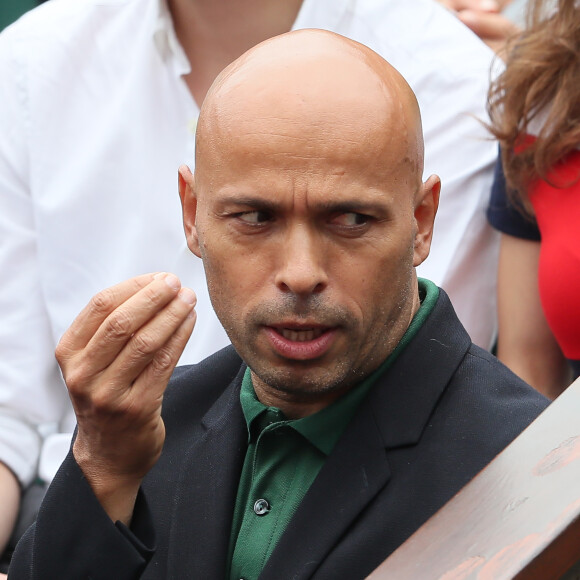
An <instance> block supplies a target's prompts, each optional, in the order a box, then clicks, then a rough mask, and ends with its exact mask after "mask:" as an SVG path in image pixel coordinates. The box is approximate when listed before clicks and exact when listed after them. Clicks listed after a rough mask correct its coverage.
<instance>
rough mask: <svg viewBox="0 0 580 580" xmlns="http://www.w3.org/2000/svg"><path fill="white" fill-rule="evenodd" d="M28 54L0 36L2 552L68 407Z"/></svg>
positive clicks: (13, 39)
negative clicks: (35, 176) (48, 275)
mask: <svg viewBox="0 0 580 580" xmlns="http://www.w3.org/2000/svg"><path fill="white" fill-rule="evenodd" d="M25 47H26V43H23V42H21V39H19V38H18V36H17V30H15V29H13V28H12V29H9V30H6V31H4V32H3V33H2V35H0V78H2V79H3V80H2V82H1V83H0V103H1V106H0V240H1V242H0V272H2V283H1V284H0V320H1V321H2V323H1V324H0V353H2V354H1V356H0V464H2V465H1V471H2V473H1V477H0V488H1V490H0V527H1V532H0V544H1V545H4V544H5V542H6V540H7V538H8V536H9V535H10V533H11V529H9V528H10V527H11V525H12V524H13V522H14V519H15V515H14V510H17V509H18V504H19V491H18V493H17V492H16V490H17V489H18V487H20V486H22V488H25V487H26V486H27V485H28V484H29V483H30V482H31V481H32V480H33V479H34V477H35V470H36V465H37V462H38V457H39V452H40V445H41V438H40V436H39V434H38V432H37V430H36V426H37V425H38V424H39V423H53V422H58V421H59V420H60V419H61V410H62V407H63V402H65V401H66V393H61V390H60V389H58V386H60V385H62V380H61V379H60V376H59V373H58V367H57V365H56V362H55V360H54V346H55V343H54V341H53V339H52V336H51V327H50V322H49V320H48V316H47V313H46V309H45V306H44V300H43V294H42V288H41V283H40V276H39V271H40V266H39V263H38V248H37V244H36V240H37V233H36V231H35V225H34V208H33V204H32V196H31V193H30V187H29V178H30V173H31V172H30V154H29V141H28V136H29V129H30V127H29V126H28V121H27V119H28V120H29V117H28V114H27V103H28V101H27V96H26V90H25V86H26V79H25V76H24V75H25V70H26V66H24V64H23V59H22V56H23V55H22V52H21V51H23V50H25ZM55 386H56V387H57V388H55ZM62 390H64V389H62Z"/></svg>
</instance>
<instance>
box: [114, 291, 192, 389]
mask: <svg viewBox="0 0 580 580" xmlns="http://www.w3.org/2000/svg"><path fill="white" fill-rule="evenodd" d="M196 301H197V299H196V296H195V294H194V293H193V291H192V290H190V289H189V288H182V289H181V290H180V291H179V293H178V294H177V296H176V297H175V298H174V299H173V300H172V301H171V302H170V303H169V304H167V306H166V307H165V308H164V309H163V310H161V311H160V312H159V313H158V314H157V315H156V316H155V317H154V318H153V319H152V320H150V321H148V322H147V323H146V324H145V325H143V326H142V327H141V328H140V329H139V330H138V331H137V332H136V333H135V334H134V335H133V336H132V337H131V339H130V340H129V341H128V342H127V343H126V345H125V346H124V348H123V350H122V351H121V352H120V353H119V355H118V356H117V358H116V360H115V361H114V363H113V364H111V365H110V367H109V368H108V369H107V371H106V374H109V375H111V377H112V378H111V380H112V381H113V382H114V383H118V384H131V383H132V382H133V381H135V380H136V379H137V378H138V377H139V375H140V374H141V373H142V371H143V370H144V369H145V368H146V367H147V366H148V365H150V364H151V363H152V361H154V360H155V359H167V358H168V354H171V355H174V349H175V348H178V349H180V350H179V352H178V353H177V358H175V360H174V362H173V365H172V366H171V369H170V371H169V374H168V375H167V378H169V375H170V374H171V371H172V370H173V367H174V366H175V364H177V361H178V359H179V357H180V356H181V352H182V351H183V348H185V344H186V343H187V340H188V338H189V335H190V334H191V330H193V325H194V323H195V312H194V310H193V308H194V306H195V303H196ZM191 316H193V320H192V321H191V322H190V323H188V324H186V326H187V327H188V328H190V332H189V334H188V335H187V337H186V338H185V342H184V343H183V344H182V345H181V339H182V338H183V331H182V326H183V324H184V321H186V320H188V319H189V318H188V317H191ZM175 345H177V346H175ZM180 345H181V346H180ZM168 346H170V347H171V348H170V350H169V351H168V350H167V348H168ZM171 360H173V359H171ZM168 364H171V361H170V362H169V363H168Z"/></svg>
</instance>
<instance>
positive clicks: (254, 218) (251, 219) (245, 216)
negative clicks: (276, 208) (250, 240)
mask: <svg viewBox="0 0 580 580" xmlns="http://www.w3.org/2000/svg"><path fill="white" fill-rule="evenodd" d="M238 218H239V219H240V220H242V221H243V222H246V223H247V224H252V225H254V224H261V223H264V222H266V221H268V220H269V219H270V215H269V214H268V213H267V212H265V211H258V210H256V211H246V212H244V213H240V214H238Z"/></svg>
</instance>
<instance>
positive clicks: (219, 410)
mask: <svg viewBox="0 0 580 580" xmlns="http://www.w3.org/2000/svg"><path fill="white" fill-rule="evenodd" d="M194 340H195V338H194ZM244 370H245V365H244V364H243V363H242V362H241V360H240V358H239V357H238V355H237V354H236V352H235V351H234V349H233V348H232V347H228V348H226V349H224V350H222V351H220V352H218V353H217V354H215V355H213V356H212V357H210V358H208V359H206V360H205V361H203V362H202V363H200V364H199V365H195V366H190V367H181V368H178V369H176V371H175V373H174V376H173V378H172V380H171V382H170V384H169V387H168V390H167V393H166V396H165V400H164V405H163V414H164V419H165V422H166V428H167V439H166V444H165V447H164V450H163V453H162V455H161V458H160V460H159V462H158V463H157V465H156V466H155V467H154V468H153V470H152V471H151V472H150V473H149V474H148V476H147V477H146V479H145V481H144V483H143V486H142V490H141V492H140V495H139V498H138V500H137V505H136V509H135V515H134V520H133V524H132V531H129V530H127V529H126V528H124V526H122V525H117V526H115V525H114V524H113V523H112V522H111V521H110V519H109V518H108V517H107V515H106V514H105V513H104V511H103V510H102V509H101V507H100V505H99V503H98V502H97V501H96V499H95V497H94V495H93V494H92V492H91V489H90V487H89V486H88V484H87V483H86V481H85V480H84V478H83V476H82V472H81V471H80V469H79V468H78V466H77V464H76V463H75V461H74V458H73V457H72V454H69V457H68V458H67V459H66V460H65V462H64V463H63V465H62V467H61V469H60V471H59V473H58V474H57V476H56V478H55V480H54V481H53V483H52V485H51V487H50V489H49V491H48V493H47V496H46V498H45V501H44V503H43V505H42V508H41V511H40V514H39V516H38V520H37V523H36V525H35V526H33V527H32V528H31V529H30V530H28V532H27V534H26V535H25V536H24V538H23V540H22V541H21V542H20V544H19V545H18V548H17V550H16V553H15V556H14V558H13V563H12V568H11V570H10V580H18V579H20V578H39V579H40V578H59V580H67V579H75V580H76V579H79V578H93V579H98V578H103V579H106V580H110V579H115V580H117V579H118V580H122V579H125V578H127V579H128V578H156V579H166V578H168V579H169V578H172V579H176V580H181V579H184V578H185V579H189V578H199V579H202V580H213V579H216V580H223V579H224V578H225V575H226V570H227V556H228V543H229V537H230V527H231V521H232V513H233V508H234V502H235V497H236V492H237V485H238V479H239V475H240V472H241V468H242V463H243V460H244V454H245V451H246V441H247V431H246V427H245V422H244V417H243V414H242V411H241V407H240V402H239V391H240V385H241V379H242V376H243V372H244ZM547 404H548V401H547V400H546V399H544V398H543V397H542V396H541V395H539V394H538V393H537V392H536V391H534V390H533V389H532V388H531V387H529V386H527V385H526V384H525V383H523V382H522V381H521V380H519V379H518V378H517V377H516V376H515V375H513V374H512V373H511V372H510V371H509V370H508V369H507V368H505V367H504V366H503V365H502V364H501V363H499V362H498V361H497V360H496V359H495V358H494V357H493V356H491V355H490V354H489V353H487V352H485V351H484V350H482V349H480V348H478V347H477V346H474V345H473V344H472V343H471V340H470V339H469V336H468V335H467V333H466V331H465V330H464V328H463V327H462V325H461V324H460V322H459V320H458V319H457V317H456V315H455V312H454V311H453V308H452V306H451V304H450V302H449V299H448V298H447V296H446V295H445V293H444V292H443V291H441V294H440V297H439V299H438V301H437V304H436V306H435V308H434V310H433V311H432V312H431V314H430V315H429V317H428V319H427V320H426V322H425V323H424V325H423V327H422V328H421V329H420V330H419V332H418V333H417V335H416V336H415V337H414V338H413V340H412V341H411V343H410V344H409V345H408V346H407V348H406V349H405V350H404V351H403V352H402V353H401V354H400V356H399V357H398V358H397V360H396V361H395V363H394V365H393V366H392V367H391V368H390V370H388V371H387V373H386V374H385V375H384V377H383V378H382V379H381V380H379V381H378V383H377V384H376V385H375V386H374V387H373V389H372V390H371V392H370V393H369V395H368V397H367V398H366V400H365V401H364V402H363V403H362V405H361V407H360V410H359V411H358V412H357V414H356V415H355V417H354V419H353V420H352V422H351V424H350V425H349V426H348V427H347V429H346V430H345V432H344V434H343V435H342V437H341V439H340V440H339V442H338V443H337V445H336V447H335V449H334V451H333V452H332V453H331V455H330V456H329V457H328V459H327V461H326V463H325V464H324V466H323V468H322V469H321V471H320V473H319V475H318V477H317V478H316V480H315V481H314V483H313V484H312V486H311V488H310V489H309V490H308V492H307V493H306V496H305V497H304V500H303V501H302V503H301V505H300V507H299V509H298V511H297V512H296V514H295V516H294V517H293V519H292V521H291V522H290V524H289V525H288V527H287V529H286V531H285V532H284V535H283V536H282V538H281V539H280V542H279V544H278V546H277V547H276V548H275V550H274V552H273V553H272V556H271V557H270V559H269V561H268V562H267V564H266V566H265V567H264V569H263V571H262V574H261V576H260V578H261V579H263V580H266V579H268V580H285V579H293V580H298V579H301V580H302V579H307V578H315V579H317V580H323V579H324V580H337V579H345V580H356V579H358V578H364V577H366V576H367V575H368V574H369V573H370V572H372V571H373V570H374V569H375V568H376V567H377V566H378V565H379V564H380V563H381V562H382V561H383V560H384V559H385V558H386V557H387V556H388V555H389V554H390V553H391V552H392V551H393V550H395V548H397V547H398V546H399V545H400V544H401V543H402V542H403V541H404V540H405V539H406V538H407V537H408V536H409V535H410V534H412V533H413V532H414V531H415V530H416V529H417V528H418V527H419V526H421V524H423V523H424V522H425V521H426V520H427V519H428V518H429V516H431V515H432V514H433V513H434V512H435V511H436V510H437V509H438V508H439V507H441V506H442V505H443V504H444V503H445V502H446V501H447V500H449V499H450V498H451V497H452V496H453V495H454V494H455V493H456V492H457V491H458V490H459V489H460V488H461V487H463V486H464V485H465V484H466V483H467V482H468V481H469V480H470V479H471V478H472V477H473V476H474V475H476V474H477V473H478V472H479V471H480V470H481V469H482V468H483V467H484V466H485V465H486V464H487V463H488V462H489V461H490V460H491V459H493V457H494V456H495V455H496V454H497V453H498V452H499V451H501V450H502V449H503V448H504V447H505V446H506V445H507V444H508V443H510V442H511V441H512V439H513V438H514V437H515V436H516V435H518V433H520V431H522V430H523V429H524V428H525V427H526V426H527V425H528V424H529V423H530V422H531V421H532V420H533V419H534V418H535V417H536V416H537V415H538V414H539V413H540V412H541V411H542V410H543V409H544V408H545V407H546V406H547ZM490 493H492V490H490ZM449 533H453V530H449Z"/></svg>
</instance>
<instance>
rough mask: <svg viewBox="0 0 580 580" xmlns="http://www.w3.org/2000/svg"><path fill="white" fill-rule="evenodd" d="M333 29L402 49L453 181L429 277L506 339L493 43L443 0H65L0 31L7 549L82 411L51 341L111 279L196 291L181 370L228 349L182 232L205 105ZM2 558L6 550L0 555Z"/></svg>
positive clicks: (475, 330)
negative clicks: (24, 504) (498, 286)
mask: <svg viewBox="0 0 580 580" xmlns="http://www.w3.org/2000/svg"><path fill="white" fill-rule="evenodd" d="M257 15H259V16H257ZM291 28H294V29H300V28H324V29H328V30H332V31H335V32H338V33H339V34H342V35H344V36H348V37H350V38H353V39H355V40H357V41H359V42H362V43H363V44H366V45H368V46H369V47H370V48H372V49H373V50H375V51H376V52H378V53H379V54H381V55H383V56H384V57H386V58H388V60H389V61H390V62H391V63H392V64H393V65H394V66H395V67H396V68H398V70H399V71H400V72H401V73H402V74H403V75H404V76H405V77H406V79H407V80H408V82H409V84H410V85H411V87H412V89H413V90H414V92H415V93H416V94H417V97H418V100H419V104H420V106H421V110H422V117H423V130H424V134H425V141H426V144H427V147H426V149H427V152H428V153H427V157H426V159H425V173H426V174H429V173H432V172H433V171H434V168H435V167H436V168H437V172H438V173H439V175H440V176H441V178H442V182H443V189H442V197H441V204H440V210H439V218H438V223H437V225H436V227H435V234H434V240H433V246H432V250H431V258H430V260H429V261H428V264H425V266H424V267H422V269H420V270H419V274H420V275H422V276H426V277H428V278H430V279H431V280H433V281H434V282H435V283H437V284H439V285H440V286H442V287H443V288H444V289H445V290H446V291H447V292H448V294H449V295H450V296H451V299H452V300H453V303H454V305H455V307H456V309H457V311H458V314H459V317H460V319H461V321H462V322H463V324H464V325H465V326H466V327H467V329H468V331H469V332H470V333H471V336H472V338H473V340H474V342H476V343H477V344H479V345H481V346H483V347H486V348H489V347H490V346H491V344H492V341H493V337H494V333H495V283H496V280H495V271H496V258H497V234H496V233H495V232H493V231H492V230H491V228H490V227H489V225H488V224H487V222H486V220H485V214H484V210H485V206H486V203H487V198H488V195H489V189H490V185H491V180H492V173H493V164H494V161H495V158H496V155H497V146H496V144H495V143H494V142H493V141H490V140H489V139H488V138H487V134H486V132H485V129H484V128H483V126H482V125H481V124H480V122H479V120H478V119H485V117H486V113H485V98H486V92H487V88H488V84H489V75H490V66H491V63H492V59H493V54H492V52H491V51H490V50H489V49H488V48H487V47H485V46H484V45H483V44H482V43H481V42H479V40H478V39H477V38H475V37H474V36H473V35H472V34H471V32H470V31H469V30H468V29H467V28H465V27H464V26H463V25H462V24H461V23H460V22H459V21H458V20H457V19H456V18H455V17H453V16H452V15H451V14H449V13H448V12H447V11H446V10H445V9H444V8H442V7H441V6H440V5H438V4H437V3H436V2H433V1H432V0H412V1H411V0H408V1H406V2H400V1H399V0H380V1H379V0H357V1H355V0H304V1H302V0H288V1H286V2H283V3H281V2H278V1H277V0H258V1H256V0H253V1H252V2H249V1H247V0H235V1H234V0H223V1H222V2H209V1H204V0H83V2H79V1H78V0H51V2H48V3H46V4H44V5H42V6H41V7H39V8H38V9H36V10H33V11H32V12H30V13H28V14H27V15H25V16H24V17H23V18H21V19H20V20H19V21H18V22H17V23H15V24H14V25H12V26H11V27H9V28H8V29H6V30H5V31H4V32H3V33H2V34H1V35H0V78H2V82H1V83H0V103H1V105H0V241H1V242H0V272H2V284H1V285H0V316H1V319H2V324H0V353H1V356H0V514H1V515H0V547H1V546H3V545H4V544H5V543H6V540H7V537H8V535H9V533H10V529H11V528H12V525H13V522H14V518H15V515H16V511H17V505H18V497H19V493H20V492H19V488H20V487H22V488H25V487H26V486H28V485H29V484H30V482H31V481H33V479H34V478H35V477H37V475H40V477H41V478H43V479H44V480H50V478H51V477H52V475H53V473H54V472H55V471H56V467H57V466H58V464H59V463H60V460H61V459H62V457H63V456H64V454H65V453H66V450H67V449H68V445H69V442H70V433H71V432H72V429H73V427H74V415H73V413H72V409H71V406H70V403H69V401H68V398H67V395H66V389H65V387H64V384H63V382H62V379H61V376H60V374H59V371H58V367H57V365H56V362H55V359H54V347H55V345H56V343H57V342H58V339H59V338H60V336H61V334H62V333H63V332H64V330H65V329H66V328H67V327H68V326H69V325H70V323H71V322H72V320H73V318H74V316H75V314H76V313H77V312H78V311H79V310H80V309H81V308H82V306H83V305H84V304H85V303H86V302H87V301H88V300H89V299H90V297H91V296H92V295H94V294H96V293H97V292H98V291H99V290H100V289H102V288H103V287H105V286H111V285H113V284H114V283H116V282H118V281H120V280H124V279H126V278H129V277H132V276H135V275H136V274H139V273H143V272H150V271H157V270H159V271H162V270H163V271H171V272H174V273H176V274H177V275H178V276H179V277H180V278H181V280H182V281H183V284H184V285H187V286H189V287H192V288H194V289H195V291H196V293H197V295H198V306H197V312H198V322H197V327H196V328H197V330H196V337H195V340H193V341H191V343H190V344H189V345H188V347H187V349H186V351H185V353H184V355H183V357H182V359H181V362H182V363H191V362H196V361H198V360H200V359H202V358H204V357H205V356H206V355H208V354H210V353H212V352H214V351H215V350H217V349H218V348H220V347H221V346H223V345H225V344H226V342H227V339H226V335H225V333H224V331H223V329H222V328H221V326H220V325H219V323H218V321H217V318H216V316H215V314H214V313H213V310H212V308H211V305H210V302H209V298H208V295H207V290H206V285H205V281H204V280H205V279H204V273H203V270H202V265H201V262H200V261H197V260H196V259H195V258H194V257H193V256H191V255H190V254H189V252H188V250H187V248H186V246H185V242H184V240H183V235H180V233H179V232H180V230H181V225H180V224H181V211H180V205H179V198H178V195H177V187H176V184H177V173H176V172H177V167H178V166H179V165H180V164H181V163H183V162H189V163H191V161H192V159H193V150H194V132H195V125H196V119H197V116H198V111H199V105H200V104H201V102H202V100H203V98H204V95H205V93H206V92H207V90H208V88H209V86H210V84H211V82H212V81H213V79H214V78H215V77H216V76H217V74H218V73H219V72H220V71H221V70H222V69H223V68H224V67H225V66H226V65H227V64H229V63H230V62H231V61H233V60H234V59H235V58H237V57H238V56H239V55H240V54H242V53H243V52H244V51H245V50H247V49H248V48H250V47H251V46H253V45H255V44H257V43H258V42H260V41H262V40H264V39H266V38H269V37H272V36H274V35H277V34H280V33H282V32H285V31H287V30H290V29H291ZM0 551H1V550H0Z"/></svg>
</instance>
